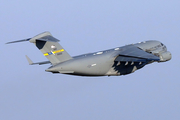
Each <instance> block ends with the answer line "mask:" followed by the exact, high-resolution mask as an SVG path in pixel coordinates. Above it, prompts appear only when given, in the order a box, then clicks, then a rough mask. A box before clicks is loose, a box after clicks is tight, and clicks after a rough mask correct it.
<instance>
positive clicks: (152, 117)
mask: <svg viewBox="0 0 180 120" xmlns="http://www.w3.org/2000/svg"><path fill="white" fill-rule="evenodd" d="M179 5H180V1H179V0H149V1H147V0H138V1H137V0H111V1H104V0H90V1H85V0H63V1H62V0H39V1H30V0H4V1H0V38H1V40H0V53H1V57H0V58H1V62H0V66H1V72H0V75H1V79H0V120H58V119H59V120H179V119H180V77H179V74H180V73H179V71H180V63H179V60H180V55H179V50H180V49H179V44H180V41H179V39H180V7H179ZM44 31H50V32H51V33H52V35H53V36H54V37H56V38H58V39H60V40H61V42H60V44H61V45H62V46H63V47H64V48H65V49H66V50H67V51H68V52H69V54H70V55H72V56H75V55H79V54H83V53H89V52H95V51H100V50H105V49H110V48H115V47H119V46H123V45H126V44H130V43H137V42H140V41H144V40H149V39H153V40H154V39H155V40H159V41H161V42H162V43H164V44H165V45H166V46H167V48H168V50H169V51H171V52H172V55H173V59H172V60H171V61H169V62H166V63H154V64H151V65H148V66H145V67H144V68H143V69H140V70H138V71H136V72H135V73H133V74H130V75H127V76H118V77H91V78H88V77H77V76H67V75H62V74H54V75H53V74H51V73H48V72H45V71H44V70H45V69H46V68H48V67H49V65H43V66H38V65H37V66H29V65H28V62H27V61H26V59H25V55H28V56H29V57H30V58H31V59H32V60H33V61H34V62H39V61H44V60H46V58H45V57H44V56H43V55H42V54H41V52H40V51H38V49H37V48H36V47H35V46H34V45H33V44H30V43H29V42H24V43H19V44H11V45H5V43H6V42H9V41H13V40H19V39H24V38H29V37H33V36H35V35H37V34H39V33H41V32H44Z"/></svg>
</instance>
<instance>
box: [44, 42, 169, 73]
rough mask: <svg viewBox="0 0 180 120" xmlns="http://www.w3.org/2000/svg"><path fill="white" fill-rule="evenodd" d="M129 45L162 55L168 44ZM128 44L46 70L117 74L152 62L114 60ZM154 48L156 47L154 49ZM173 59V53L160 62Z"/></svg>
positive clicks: (77, 57) (90, 54) (76, 57)
mask: <svg viewBox="0 0 180 120" xmlns="http://www.w3.org/2000/svg"><path fill="white" fill-rule="evenodd" d="M128 46H136V47H139V48H141V49H142V50H144V51H148V52H151V53H153V54H156V55H158V56H159V57H161V56H162V55H161V53H164V52H167V49H166V46H164V45H163V44H162V43H160V42H158V41H154V40H153V41H146V42H141V43H137V44H134V45H133V44H132V45H128ZM126 47H127V46H123V47H117V48H114V49H109V50H104V51H99V52H95V53H89V54H84V55H79V56H75V57H73V59H71V60H68V61H65V62H62V63H60V64H57V65H55V66H52V67H50V68H48V69H47V70H46V71H48V72H53V73H64V74H71V75H80V76H117V75H126V74H129V73H133V72H134V71H135V70H137V69H140V68H142V67H144V66H145V65H147V64H149V63H152V61H150V62H125V61H122V62H121V61H119V62H117V61H114V60H115V59H116V56H117V55H118V54H119V52H120V51H121V50H122V49H128V48H126ZM153 48H154V49H153ZM170 59H171V54H170V53H169V52H168V55H167V56H166V58H165V59H163V58H161V60H160V61H158V62H165V61H168V60H170Z"/></svg>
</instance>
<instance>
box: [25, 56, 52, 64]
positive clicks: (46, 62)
mask: <svg viewBox="0 0 180 120" xmlns="http://www.w3.org/2000/svg"><path fill="white" fill-rule="evenodd" d="M26 59H27V61H28V63H29V65H36V64H39V65H43V64H49V63H51V62H50V61H44V62H37V63H33V61H32V60H31V59H30V58H29V57H28V56H27V55H26Z"/></svg>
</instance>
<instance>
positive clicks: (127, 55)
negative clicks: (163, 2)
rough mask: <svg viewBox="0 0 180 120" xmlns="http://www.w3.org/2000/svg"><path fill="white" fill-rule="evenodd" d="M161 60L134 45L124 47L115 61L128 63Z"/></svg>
mask: <svg viewBox="0 0 180 120" xmlns="http://www.w3.org/2000/svg"><path fill="white" fill-rule="evenodd" d="M159 60H160V58H159V57H157V56H155V55H153V54H150V53H147V52H145V51H144V50H141V49H139V48H138V47H136V46H134V45H129V46H125V47H123V49H122V50H121V51H120V52H119V54H118V55H117V57H116V59H115V61H126V62H136V61H137V62H146V61H159Z"/></svg>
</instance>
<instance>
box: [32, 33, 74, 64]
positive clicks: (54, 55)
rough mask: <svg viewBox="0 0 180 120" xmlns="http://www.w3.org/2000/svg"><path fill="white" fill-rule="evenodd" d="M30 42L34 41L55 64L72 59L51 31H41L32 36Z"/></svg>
mask: <svg viewBox="0 0 180 120" xmlns="http://www.w3.org/2000/svg"><path fill="white" fill-rule="evenodd" d="M29 42H31V43H34V44H35V45H36V47H37V48H38V49H39V50H40V51H41V52H42V53H43V55H44V56H45V57H46V58H47V59H48V60H49V61H50V62H51V63H52V64H53V65H55V64H57V63H60V62H64V61H67V60H70V59H72V57H71V56H70V55H69V54H68V53H67V52H66V51H65V49H64V48H63V47H62V46H61V45H60V44H59V43H58V42H59V40H58V39H56V38H54V37H53V36H52V35H51V34H50V32H44V33H41V34H39V35H37V36H35V37H33V38H31V39H30V40H29Z"/></svg>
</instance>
